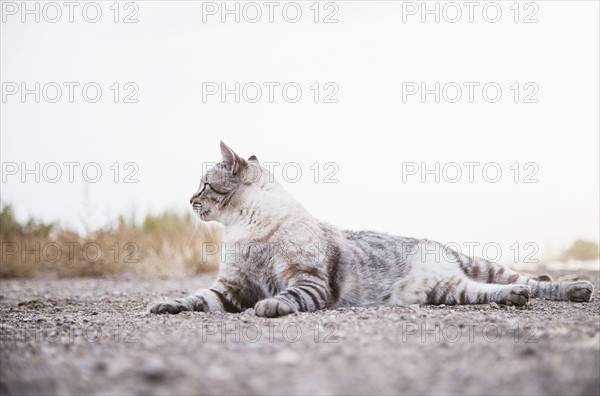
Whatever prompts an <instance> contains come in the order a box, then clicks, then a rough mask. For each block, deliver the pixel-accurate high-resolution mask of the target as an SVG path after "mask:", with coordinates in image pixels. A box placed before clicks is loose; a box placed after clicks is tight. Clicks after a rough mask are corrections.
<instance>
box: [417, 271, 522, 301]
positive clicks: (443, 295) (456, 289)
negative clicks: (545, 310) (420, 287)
mask: <svg viewBox="0 0 600 396" xmlns="http://www.w3.org/2000/svg"><path fill="white" fill-rule="evenodd" d="M530 295H531V289H530V288H529V286H526V285H514V284H508V285H499V284H492V283H481V282H476V281H474V280H472V279H469V278H467V277H464V276H454V277H451V278H448V279H444V280H441V281H439V282H437V283H436V284H435V285H434V286H433V287H432V288H431V289H430V290H429V292H428V293H427V298H426V301H425V303H426V304H433V305H439V304H446V305H458V304H460V305H464V304H487V303H491V302H495V303H498V304H506V305H514V306H523V305H525V304H527V302H528V301H529V297H530Z"/></svg>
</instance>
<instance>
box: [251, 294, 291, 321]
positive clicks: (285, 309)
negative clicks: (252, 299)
mask: <svg viewBox="0 0 600 396" xmlns="http://www.w3.org/2000/svg"><path fill="white" fill-rule="evenodd" d="M294 312H295V310H294V308H292V307H290V306H289V305H288V304H287V303H284V302H283V301H280V300H278V299H276V298H267V299H265V300H260V301H259V302H257V303H256V305H255V306H254V313H255V314H256V316H263V317H265V318H276V317H278V316H285V315H289V314H291V313H294Z"/></svg>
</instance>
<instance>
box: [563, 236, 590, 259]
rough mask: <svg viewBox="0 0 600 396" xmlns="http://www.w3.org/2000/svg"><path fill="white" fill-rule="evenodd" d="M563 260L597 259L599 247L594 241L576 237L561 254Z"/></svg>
mask: <svg viewBox="0 0 600 396" xmlns="http://www.w3.org/2000/svg"><path fill="white" fill-rule="evenodd" d="M561 258H562V259H563V260H597V259H598V258H600V249H599V247H598V244H597V243H596V242H592V241H584V240H582V239H578V240H576V241H575V242H573V244H572V245H571V247H569V248H568V249H567V250H565V252H564V253H563V254H562V257H561Z"/></svg>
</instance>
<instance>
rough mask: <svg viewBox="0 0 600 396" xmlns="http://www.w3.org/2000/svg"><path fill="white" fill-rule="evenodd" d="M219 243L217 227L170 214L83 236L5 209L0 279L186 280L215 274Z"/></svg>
mask: <svg viewBox="0 0 600 396" xmlns="http://www.w3.org/2000/svg"><path fill="white" fill-rule="evenodd" d="M220 239H221V229H220V226H219V225H218V224H216V223H202V222H198V221H196V220H195V219H194V218H192V216H191V215H180V214H177V213H173V212H169V211H166V212H163V213H160V214H156V215H152V214H150V215H147V216H146V218H145V219H144V221H143V222H142V224H141V225H136V224H135V222H133V221H129V222H128V221H126V220H125V219H124V218H123V217H120V218H119V220H118V221H117V222H116V224H115V225H114V226H110V227H106V228H103V229H100V230H96V231H93V232H89V233H87V234H85V235H82V234H80V233H78V232H75V231H73V230H69V229H65V228H61V227H59V226H57V225H56V224H53V223H50V224H47V223H44V222H42V221H39V220H35V219H29V220H28V221H27V222H25V223H24V224H22V223H20V222H19V221H17V219H16V218H15V215H14V211H13V208H12V207H11V206H10V205H2V206H0V246H1V252H0V253H1V257H0V277H24V276H36V275H41V274H48V273H54V274H57V275H58V276H103V275H110V274H115V273H122V272H130V273H134V274H137V275H142V276H153V277H181V276H186V275H191V274H194V273H197V272H204V271H212V270H215V269H216V268H217V267H218V263H219V250H218V248H219V245H220Z"/></svg>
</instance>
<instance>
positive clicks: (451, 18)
mask: <svg viewBox="0 0 600 396" xmlns="http://www.w3.org/2000/svg"><path fill="white" fill-rule="evenodd" d="M36 3H37V4H38V5H37V7H38V8H37V10H38V11H36V9H35V7H36V5H35V4H36ZM113 3H114V2H112V1H110V2H97V3H94V4H91V5H90V4H89V3H87V2H80V3H78V5H77V6H76V7H74V8H73V9H72V10H71V11H72V15H71V16H72V19H73V22H69V17H70V16H69V8H68V7H66V6H64V5H63V3H62V2H59V3H54V4H58V6H59V8H57V7H56V6H55V5H47V3H45V2H28V3H27V4H28V7H29V8H30V9H31V10H33V12H32V13H24V12H23V9H22V6H21V4H22V3H21V2H4V1H3V2H2V23H1V32H0V33H1V34H0V36H1V39H0V44H1V72H0V77H1V81H2V103H1V121H0V126H1V155H2V192H1V197H2V201H3V202H7V203H11V204H13V205H14V207H15V210H16V213H17V214H18V216H19V218H21V219H26V218H27V217H28V216H35V217H38V218H41V219H44V220H47V221H58V222H59V223H61V224H63V225H65V226H70V227H75V228H78V229H82V227H83V224H84V222H85V223H87V224H88V225H89V226H91V227H99V226H102V225H105V224H107V223H109V222H111V221H112V220H114V219H115V218H116V217H117V216H118V215H119V214H125V215H126V216H130V215H135V216H137V218H138V219H139V218H141V216H143V215H144V214H145V213H147V212H148V211H151V212H158V211H161V210H164V209H174V210H178V211H185V210H189V208H188V206H189V203H188V200H189V197H190V195H191V194H192V193H193V192H194V191H195V190H196V188H197V184H198V181H199V179H200V176H201V173H202V168H203V164H204V163H208V162H214V161H218V160H219V159H220V151H219V141H220V140H221V139H222V140H224V141H225V142H226V143H227V144H228V145H229V146H231V147H232V148H233V149H234V150H236V151H237V152H238V153H239V154H240V155H243V156H246V157H248V156H250V155H252V154H254V155H256V156H258V158H259V160H260V161H262V162H263V163H266V162H270V163H278V164H280V165H278V166H275V167H274V172H275V175H276V177H277V178H278V179H279V180H280V181H281V182H282V183H283V184H284V185H285V187H286V188H287V189H288V190H289V191H290V192H292V193H293V194H294V195H295V196H296V197H297V198H298V199H299V200H300V201H301V202H302V203H303V204H304V205H305V206H306V207H307V208H308V209H309V211H311V212H312V213H313V214H314V215H316V216H318V217H319V218H320V219H322V220H325V221H327V222H330V223H333V224H336V225H338V226H339V227H342V228H352V229H374V230H379V231H385V232H390V233H393V234H399V235H406V236H415V237H426V238H429V239H436V240H439V241H441V242H445V243H448V242H457V243H459V244H463V246H464V244H465V243H469V242H478V243H480V244H482V245H483V244H486V243H489V242H497V243H498V244H499V245H500V246H501V247H502V249H503V257H502V259H501V261H507V262H508V261H510V260H512V258H511V256H510V255H511V254H513V253H512V252H511V251H510V250H509V249H510V247H511V246H514V244H515V243H518V244H519V250H520V251H521V254H524V253H527V252H531V250H529V251H527V250H524V249H523V247H522V246H523V245H524V244H526V243H528V242H533V243H535V244H536V246H539V248H540V252H538V253H536V254H537V256H538V257H544V256H545V255H546V256H548V255H552V254H556V253H557V252H558V251H559V250H560V249H563V248H564V247H566V246H567V245H568V244H569V243H570V242H572V241H573V240H574V239H577V238H585V239H591V240H596V241H597V240H598V238H599V235H598V232H599V231H598V228H599V189H600V188H599V180H600V177H599V152H598V151H599V134H600V133H599V131H600V126H599V107H600V104H599V80H598V76H599V48H600V44H599V36H600V34H599V33H600V32H599V20H598V18H599V3H598V2H595V1H537V2H529V3H527V4H528V5H527V6H526V5H525V3H520V4H519V7H514V5H513V3H514V2H512V1H509V2H496V3H493V4H490V3H488V2H480V3H479V5H478V6H476V7H474V8H473V9H469V8H468V7H467V6H464V5H463V3H462V2H459V3H451V4H450V5H449V4H448V3H447V2H439V3H438V6H437V7H438V9H439V23H438V22H436V21H435V17H436V15H435V13H433V14H427V13H424V14H423V13H422V11H423V10H422V9H421V8H422V7H421V2H416V3H409V2H404V3H403V2H393V1H369V2H367V1H337V2H330V3H320V4H318V6H317V7H316V6H315V5H314V2H312V1H310V2H296V3H289V2H279V3H278V5H276V6H274V7H273V8H272V9H271V11H272V19H273V22H270V21H269V10H270V9H269V6H268V5H265V4H264V3H263V2H258V3H252V4H250V5H248V4H247V3H244V2H239V3H238V5H237V7H238V10H239V19H240V20H239V23H236V22H235V17H236V15H235V14H226V13H225V14H222V11H223V10H222V7H221V2H217V3H210V2H204V3H203V2H194V1H181V2H166V1H138V2H129V3H125V2H122V3H120V4H119V7H118V15H117V13H116V11H117V8H116V7H114V6H113ZM227 4H228V8H229V9H232V10H233V9H235V7H236V3H235V2H228V3H227ZM427 4H428V7H430V9H431V10H434V9H435V7H436V5H435V4H436V3H435V2H428V3H427ZM456 5H458V7H457V6H456ZM111 7H112V8H111ZM511 7H512V8H511ZM98 9H100V10H101V15H100V16H99V18H98V17H97V14H96V13H97V10H98ZM298 9H300V11H301V15H300V16H297V15H298V14H297V11H298ZM317 9H318V15H317ZM57 11H59V12H60V15H59V14H58V13H57ZM257 11H260V13H261V15H260V18H259V15H258V14H257ZM498 11H500V14H498ZM36 12H39V22H36V21H35V18H36ZM469 13H471V15H469ZM115 18H116V20H117V21H118V22H117V23H115ZM222 18H225V23H223V22H222ZM422 18H425V22H422ZM469 18H472V20H473V22H470V21H469ZM23 19H24V20H25V22H23ZM95 19H99V20H98V21H97V22H95V23H92V21H93V20H95ZM296 19H298V21H296V22H294V21H295V20H296ZM315 19H317V20H318V22H315ZM53 20H56V22H55V23H52V21H53ZM125 20H127V21H128V22H134V23H125ZM136 20H137V22H135V21H136ZM254 20H257V22H255V23H253V21H254ZM204 21H205V22H204ZM325 21H327V22H332V23H325ZM336 21H337V22H336ZM515 21H517V22H515ZM526 22H528V23H526ZM236 82H238V83H239V91H238V94H239V95H238V96H239V103H236V94H235V93H229V94H226V95H225V97H224V99H225V100H223V98H222V96H221V90H222V89H223V88H225V89H227V90H230V92H235V89H236ZM36 83H39V89H37V94H38V95H39V103H36V93H35V91H36V85H35V84H36ZM115 83H117V84H118V85H115ZM315 83H316V84H315ZM436 83H439V88H438V89H437V92H436ZM86 84H87V85H86ZM286 84H287V85H286ZM84 86H85V87H86V88H85V90H84V89H83V88H84ZM57 87H58V89H57ZM98 87H99V88H100V89H101V96H99V97H98V96H97V89H98ZM284 87H285V90H284ZM298 88H299V89H300V90H301V95H300V96H298V95H297V94H298ZM23 89H27V90H30V91H32V92H34V93H28V94H25V95H24V96H22V94H23ZM59 89H60V97H59V96H58V94H59ZM423 89H425V90H428V91H426V92H429V93H426V94H425V96H424V97H423V96H422V95H421V94H422V91H423ZM498 89H500V90H501V93H500V95H498V94H499V92H498ZM70 90H72V92H70ZM259 90H260V91H259ZM259 92H260V95H259ZM70 93H72V97H71V98H70V97H69V96H70ZM270 94H272V95H270ZM269 96H272V97H271V98H270V97H269ZM436 96H437V97H438V98H437V99H438V100H439V103H436ZM71 99H72V103H71ZM115 100H116V101H117V103H115ZM271 101H272V103H271ZM315 101H316V102H317V103H315ZM52 102H55V103H52ZM92 102H94V103H92ZM126 102H133V103H126ZM136 102H137V103H136ZM223 102H224V103H223ZM253 102H255V103H253ZM36 162H37V163H39V172H37V171H35V169H36V168H35V167H36ZM54 163H56V164H58V166H57V165H55V164H54ZM65 163H78V165H77V164H72V165H69V164H65ZM115 163H116V165H115ZM436 163H438V164H439V165H437V166H438V169H439V171H436ZM23 164H24V165H25V167H26V168H27V169H34V171H33V172H32V173H29V174H28V173H23ZM286 164H288V165H287V166H285V167H284V165H286ZM84 166H85V169H86V173H85V174H83V172H82V171H83V168H84ZM270 166H274V165H273V164H271V165H270ZM424 168H426V169H429V170H433V172H431V173H423V169H424ZM57 169H60V171H61V172H62V175H61V177H60V178H59V180H58V181H57V182H55V183H52V182H51V181H52V179H57V178H58V176H57V173H56V171H57ZM69 169H73V170H74V173H73V182H70V181H69ZM97 169H100V170H101V172H102V174H101V176H100V177H99V180H98V181H97V182H92V181H93V179H95V178H96V171H97ZM117 169H118V172H117ZM317 169H318V173H317ZM298 170H300V171H301V175H298V174H297V172H298ZM498 170H499V171H501V175H499V176H497V172H498ZM470 171H472V175H470ZM457 172H461V174H458V173H457ZM36 173H37V175H36ZM36 176H39V177H40V180H39V182H36V181H35V177H36ZM469 176H472V182H471V181H470V180H469V178H470V177H469ZM23 177H24V178H25V181H24V182H23V180H22V178H23ZM423 177H424V178H425V180H422V178H423ZM436 177H439V182H436V180H435V179H436ZM86 178H87V179H88V180H87V181H86ZM115 178H116V180H117V182H115ZM126 179H127V181H133V183H125V181H126ZM136 180H137V182H136Z"/></svg>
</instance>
